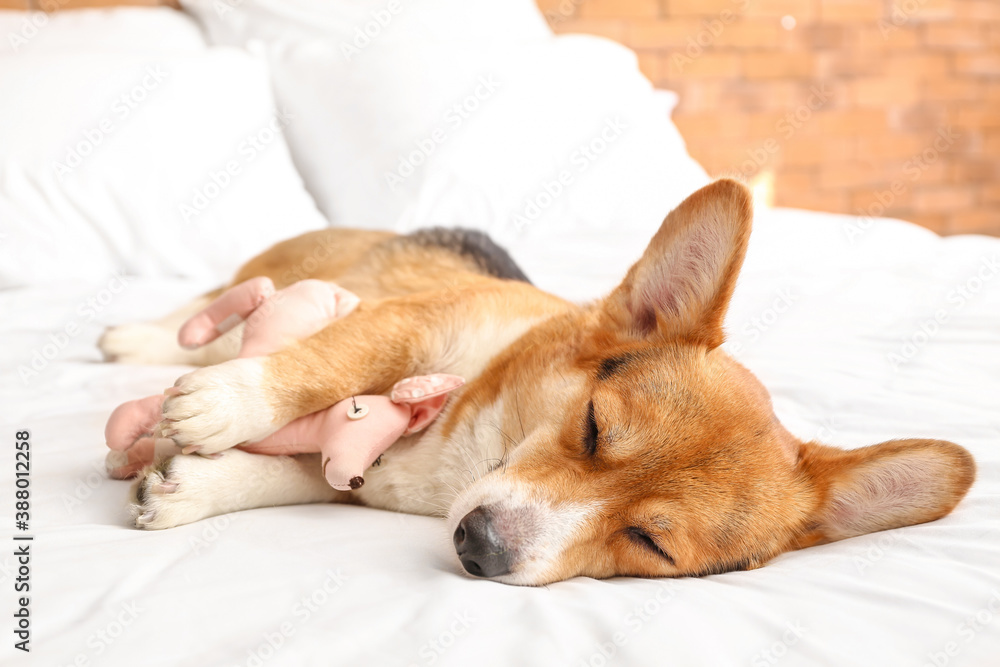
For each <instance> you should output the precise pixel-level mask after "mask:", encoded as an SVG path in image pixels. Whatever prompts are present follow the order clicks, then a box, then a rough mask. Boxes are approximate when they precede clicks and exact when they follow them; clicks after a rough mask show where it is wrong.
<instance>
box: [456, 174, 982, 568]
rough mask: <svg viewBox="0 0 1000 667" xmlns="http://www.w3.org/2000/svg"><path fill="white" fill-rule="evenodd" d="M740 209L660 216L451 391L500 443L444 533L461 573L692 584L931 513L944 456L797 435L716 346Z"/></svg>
mask: <svg viewBox="0 0 1000 667" xmlns="http://www.w3.org/2000/svg"><path fill="white" fill-rule="evenodd" d="M751 217H752V200H751V195H750V193H749V192H748V190H747V189H746V188H745V187H744V186H743V185H741V184H739V183H737V182H735V181H731V180H721V181H717V182H715V183H713V184H711V185H709V186H707V187H705V188H703V189H701V190H699V191H698V192H696V193H695V194H693V195H692V196H691V197H689V198H688V199H687V200H685V201H684V202H683V203H682V204H681V205H680V206H679V207H678V208H677V209H675V210H674V211H672V212H671V213H670V214H669V215H668V216H667V218H666V220H665V221H664V222H663V225H662V226H661V227H660V230H659V231H658V232H657V234H656V235H655V236H654V237H653V239H652V241H651V242H650V244H649V247H648V248H647V249H646V251H645V253H644V254H643V256H642V258H641V259H640V260H639V261H638V262H637V263H636V264H635V266H633V267H632V269H631V270H630V271H629V272H628V274H627V276H626V277H625V280H624V281H623V282H622V284H621V285H620V286H619V287H618V288H617V289H616V290H615V291H614V292H612V293H611V295H610V296H608V297H607V298H606V299H605V300H603V301H602V302H600V303H598V304H596V305H595V306H593V307H592V308H590V309H588V310H586V311H585V312H584V313H582V314H575V315H570V316H565V317H559V318H555V319H553V320H552V321H551V322H548V323H546V324H545V325H542V326H539V327H536V328H535V329H534V330H532V331H531V332H530V333H529V334H528V335H527V336H525V337H524V338H523V339H522V340H521V341H519V342H518V343H517V344H515V345H514V346H512V348H511V349H509V350H508V351H507V352H506V353H505V354H504V355H502V356H501V357H500V358H498V359H497V360H496V362H495V363H494V364H493V366H492V367H491V369H489V370H488V371H487V373H486V374H485V376H484V381H483V382H481V383H480V387H479V388H478V389H477V393H476V394H474V395H472V396H470V399H471V400H473V401H477V402H479V404H480V407H485V406H486V405H492V406H494V408H495V409H496V413H497V414H500V415H501V417H500V419H501V421H502V425H501V426H502V429H503V431H504V432H505V434H506V435H507V436H508V437H509V438H510V439H511V440H512V442H511V444H510V446H509V451H508V452H507V455H506V456H505V458H504V461H503V464H502V465H500V466H499V467H497V469H495V470H494V471H492V472H490V473H489V474H487V475H485V476H483V477H482V478H481V479H479V480H477V481H476V482H474V483H473V484H471V485H470V486H469V487H468V488H466V489H465V490H464V491H463V492H462V493H461V494H460V495H459V497H458V498H457V499H456V501H455V502H454V503H453V505H452V508H451V512H450V513H449V526H450V528H451V529H452V530H453V531H454V543H455V547H456V551H457V553H458V555H459V558H460V559H461V561H462V564H463V566H464V567H465V569H466V570H467V571H468V572H469V573H471V574H473V575H476V576H483V577H491V578H494V579H497V580H499V581H503V582H507V583H516V584H528V585H538V584H544V583H547V582H552V581H557V580H561V579H566V578H568V577H572V576H576V575H584V576H592V577H610V576H614V575H633V576H643V577H663V576H686V575H702V574H707V573H718V572H726V571H731V570H742V569H750V568H754V567H758V566H760V565H762V564H763V563H765V562H766V561H767V560H769V559H770V558H772V557H773V556H775V555H777V554H779V553H782V552H784V551H789V550H792V549H797V548H801V547H804V546H809V545H813V544H819V543H823V542H829V541H833V540H839V539H843V538H846V537H851V536H855V535H861V534H864V533H869V532H873V531H879V530H885V529H889V528H894V527H898V526H906V525H910V524H915V523H922V522H925V521H931V520H934V519H937V518H940V517H942V516H944V515H945V514H947V513H948V512H950V511H951V509H952V508H953V507H954V506H955V505H956V504H957V503H958V501H959V500H960V499H961V498H962V497H963V496H964V495H965V493H966V491H967V490H968V488H969V486H970V485H971V484H972V480H973V478H974V475H975V466H974V463H973V460H972V457H971V456H970V455H969V454H968V452H966V450H964V449H963V448H961V447H959V446H957V445H955V444H952V443H949V442H944V441H939V440H894V441H890V442H885V443H882V444H879V445H874V446H871V447H865V448H862V449H856V450H852V451H844V450H839V449H836V448H832V447H826V446H824V445H821V444H818V443H813V442H801V441H799V440H797V439H796V438H795V437H794V436H792V435H791V434H790V433H789V432H788V431H786V430H785V429H784V428H783V427H782V426H781V424H780V423H779V422H778V420H777V419H776V418H775V416H774V413H773V411H772V408H771V401H770V398H769V396H768V394H767V391H766V390H765V389H764V387H763V386H762V385H761V384H760V382H759V381H758V380H757V379H756V378H755V377H754V376H753V375H752V374H751V373H750V372H749V371H748V370H746V369H745V368H743V367H742V366H740V365H739V364H738V363H736V362H735V361H733V360H732V359H731V358H730V357H728V356H727V355H726V354H725V353H724V352H722V351H721V350H720V349H719V345H720V344H721V343H722V341H723V331H722V323H723V318H724V316H725V312H726V308H727V305H728V303H729V300H730V297H731V296H732V293H733V288H734V286H735V283H736V278H737V275H738V273H739V270H740V266H741V264H742V262H743V257H744V254H745V251H746V246H747V241H748V239H749V236H750V225H751Z"/></svg>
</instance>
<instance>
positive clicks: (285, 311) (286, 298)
mask: <svg viewBox="0 0 1000 667" xmlns="http://www.w3.org/2000/svg"><path fill="white" fill-rule="evenodd" d="M360 301H361V300H360V299H359V298H358V297H357V296H356V295H355V294H354V293H353V292H349V291H347V290H345V289H344V288H342V287H340V286H339V285H336V284H334V283H330V282H325V281H322V280H300V281H299V282H297V283H294V284H292V285H289V286H288V287H286V288H285V289H283V290H281V291H279V292H277V293H276V294H275V295H274V296H272V297H270V298H268V299H267V300H266V301H265V302H263V303H262V304H261V305H260V307H259V308H257V310H255V311H254V312H253V313H252V314H251V315H250V316H249V318H248V319H247V325H246V329H245V330H244V332H243V349H242V350H241V351H240V356H241V357H258V356H262V355H265V354H271V353H272V352H277V351H278V350H280V349H282V348H284V347H286V346H288V345H290V344H292V343H294V342H295V341H299V340H302V339H304V338H308V337H309V336H311V335H313V334H314V333H316V332H317V331H319V330H320V329H322V328H323V327H325V326H327V325H328V324H330V322H332V321H333V320H336V319H339V318H341V317H344V316H346V315H348V314H349V313H350V312H351V311H352V310H354V309H355V308H357V306H358V304H359V303H360Z"/></svg>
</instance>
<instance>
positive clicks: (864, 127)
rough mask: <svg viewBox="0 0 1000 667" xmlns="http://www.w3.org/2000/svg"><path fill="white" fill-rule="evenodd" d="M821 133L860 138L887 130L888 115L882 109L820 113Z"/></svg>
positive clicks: (818, 116) (818, 113)
mask: <svg viewBox="0 0 1000 667" xmlns="http://www.w3.org/2000/svg"><path fill="white" fill-rule="evenodd" d="M816 116H817V119H818V120H819V123H820V125H819V128H820V132H824V133H828V134H835V135H839V136H859V135H866V134H871V133H874V132H884V131H885V130H886V129H887V126H888V125H887V122H886V114H885V112H884V111H882V110H881V109H852V110H846V111H820V112H817V114H816Z"/></svg>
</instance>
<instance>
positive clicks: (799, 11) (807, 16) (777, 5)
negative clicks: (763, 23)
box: [744, 0, 820, 25]
mask: <svg viewBox="0 0 1000 667" xmlns="http://www.w3.org/2000/svg"><path fill="white" fill-rule="evenodd" d="M819 5H820V1H819V0H749V2H747V3H746V11H745V12H744V14H745V15H746V16H749V17H759V18H777V19H780V18H782V17H783V16H792V17H794V18H795V21H796V22H797V23H798V24H800V25H801V24H804V23H809V22H812V21H815V20H816V19H817V18H819Z"/></svg>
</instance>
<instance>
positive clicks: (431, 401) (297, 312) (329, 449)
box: [105, 278, 465, 491]
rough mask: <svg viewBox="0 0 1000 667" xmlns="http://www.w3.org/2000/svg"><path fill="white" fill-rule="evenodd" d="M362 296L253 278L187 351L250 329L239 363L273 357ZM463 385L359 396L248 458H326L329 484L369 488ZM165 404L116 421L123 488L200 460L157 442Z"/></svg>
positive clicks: (279, 435)
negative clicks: (370, 476) (177, 459)
mask: <svg viewBox="0 0 1000 667" xmlns="http://www.w3.org/2000/svg"><path fill="white" fill-rule="evenodd" d="M359 302H360V300H359V299H358V297H357V296H356V295H354V294H353V293H351V292H348V291H347V290H345V289H343V288H341V287H338V286H337V285H334V284H333V283H328V282H323V281H319V280H303V281H300V282H297V283H294V284H293V285H290V286H289V287H286V288H285V289H283V290H281V291H278V292H276V291H275V289H274V284H273V283H272V282H271V280H270V279H268V278H254V279H252V280H248V281H246V282H244V283H240V284H239V285H236V286H235V287H233V288H231V289H229V290H227V291H226V292H225V293H223V294H222V295H221V296H220V297H219V298H218V299H216V300H215V301H213V302H212V303H211V304H210V305H209V306H208V307H207V308H205V310H203V311H201V312H200V313H198V314H197V315H195V316H193V317H192V318H191V319H189V320H188V321H187V322H186V323H185V324H184V326H182V327H181V330H180V332H179V333H178V341H179V342H180V344H181V345H182V346H184V347H187V348H196V347H200V346H202V345H205V344H207V343H210V342H211V341H213V340H215V339H216V338H218V337H219V336H220V335H222V334H223V333H225V332H227V331H229V330H231V329H232V328H233V327H235V326H237V325H238V324H240V323H241V322H243V321H246V328H245V329H244V331H243V339H242V345H241V348H240V353H239V356H240V357H251V356H260V355H265V354H270V353H272V352H275V351H277V350H279V349H281V348H282V347H285V346H286V345H288V344H290V343H292V342H294V341H297V340H301V339H302V338H305V337H307V336H310V335H312V334H313V333H315V332H317V331H319V330H320V329H322V328H323V327H325V326H326V325H327V324H329V323H330V322H331V321H333V320H335V319H337V318H339V317H344V316H346V315H347V314H348V313H350V312H351V311H352V310H354V308H356V307H357V305H358V303H359ZM464 382H465V381H464V380H463V379H462V378H460V377H458V376H455V375H444V374H438V375H426V376H420V377H413V378H406V379H404V380H401V381H400V382H398V383H397V384H396V385H395V386H394V387H393V389H392V393H391V395H390V396H389V397H385V396H355V397H352V398H349V399H346V400H343V401H340V402H339V403H337V404H335V405H333V406H331V407H329V408H327V409H325V410H320V411H318V412H314V413H313V414H311V415H306V416H305V417H302V418H301V419H297V420H295V421H293V422H292V423H291V424H288V425H287V426H285V427H284V428H282V429H280V430H279V431H277V432H276V433H274V434H272V435H270V436H268V437H267V438H264V439H263V440H261V441H259V442H255V443H247V444H243V445H240V449H243V450H245V451H248V452H252V453H256V454H271V455H291V454H305V453H310V452H321V453H322V462H323V474H324V476H325V477H326V479H327V481H328V482H329V483H330V485H331V486H333V487H334V488H336V489H340V490H343V491H347V490H350V489H357V488H360V487H361V485H362V484H364V471H365V470H367V469H368V468H369V467H370V466H371V465H372V463H374V462H375V460H376V459H377V458H378V457H379V456H381V455H382V453H383V452H384V451H385V450H386V449H388V448H389V447H390V446H392V444H393V443H395V442H396V440H398V439H399V438H400V437H401V436H404V435H410V434H412V433H416V432H418V431H420V430H422V429H424V428H426V427H427V426H428V425H430V423H431V422H433V421H434V419H435V418H436V417H437V415H438V414H439V413H440V412H441V410H442V409H443V408H444V405H445V402H446V401H447V400H448V396H447V395H448V393H449V392H451V391H452V390H454V389H456V388H458V387H460V386H462V384H464ZM172 391H176V390H175V389H173V388H170V389H167V390H166V391H165V392H164V394H162V395H159V396H149V397H147V398H144V399H141V400H138V401H130V402H128V403H124V404H122V405H120V406H119V407H118V408H116V409H115V411H114V412H112V413H111V417H110V418H109V419H108V424H107V427H106V428H105V438H106V440H107V444H108V447H109V448H110V449H111V452H109V453H108V457H107V463H106V465H107V468H108V473H109V474H110V476H111V477H114V478H116V479H126V478H128V477H132V476H133V475H136V474H138V472H139V471H140V470H142V468H144V467H145V466H147V465H149V464H150V463H152V462H153V461H154V460H155V459H156V458H157V457H158V456H166V455H172V454H178V453H183V454H191V453H195V452H197V450H198V449H199V448H198V447H197V446H192V447H187V448H185V449H184V450H183V451H179V450H178V448H177V446H176V445H175V444H174V442H173V441H172V440H170V439H169V438H165V437H159V436H158V431H159V429H158V424H159V422H160V418H161V417H160V413H161V409H162V406H163V400H164V398H165V397H166V396H169V395H170V394H171V392H172Z"/></svg>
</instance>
